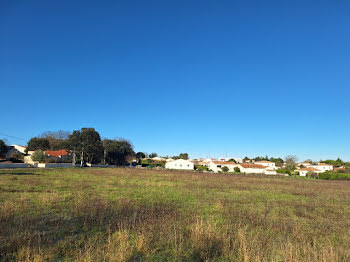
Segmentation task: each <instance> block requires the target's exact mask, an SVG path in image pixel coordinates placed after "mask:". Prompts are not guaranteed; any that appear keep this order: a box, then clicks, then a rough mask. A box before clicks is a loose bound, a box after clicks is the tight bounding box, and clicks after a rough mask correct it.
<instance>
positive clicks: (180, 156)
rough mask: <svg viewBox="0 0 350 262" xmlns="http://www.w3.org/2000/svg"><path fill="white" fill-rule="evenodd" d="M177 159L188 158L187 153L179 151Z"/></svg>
mask: <svg viewBox="0 0 350 262" xmlns="http://www.w3.org/2000/svg"><path fill="white" fill-rule="evenodd" d="M179 159H185V160H187V159H188V154H187V153H180V155H179Z"/></svg>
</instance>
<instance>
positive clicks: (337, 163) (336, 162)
mask: <svg viewBox="0 0 350 262" xmlns="http://www.w3.org/2000/svg"><path fill="white" fill-rule="evenodd" d="M321 163H325V164H329V165H332V166H335V167H339V166H343V165H344V164H345V163H344V161H343V160H341V159H340V158H339V157H338V159H337V160H324V161H321Z"/></svg>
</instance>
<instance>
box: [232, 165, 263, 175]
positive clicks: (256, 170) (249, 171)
mask: <svg viewBox="0 0 350 262" xmlns="http://www.w3.org/2000/svg"><path fill="white" fill-rule="evenodd" d="M238 167H239V169H240V170H241V173H246V174H265V169H263V168H244V167H242V166H238Z"/></svg>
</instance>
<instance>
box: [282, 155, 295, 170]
mask: <svg viewBox="0 0 350 262" xmlns="http://www.w3.org/2000/svg"><path fill="white" fill-rule="evenodd" d="M284 160H285V163H286V168H288V169H289V168H294V169H295V164H296V162H297V161H298V158H297V157H296V156H293V155H288V156H286V157H285V159H284Z"/></svg>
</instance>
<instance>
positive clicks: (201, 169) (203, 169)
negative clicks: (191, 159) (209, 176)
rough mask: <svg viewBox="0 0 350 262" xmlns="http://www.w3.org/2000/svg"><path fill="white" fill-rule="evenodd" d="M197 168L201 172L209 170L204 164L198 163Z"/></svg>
mask: <svg viewBox="0 0 350 262" xmlns="http://www.w3.org/2000/svg"><path fill="white" fill-rule="evenodd" d="M196 170H197V171H199V172H203V171H208V167H206V166H202V165H196Z"/></svg>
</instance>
